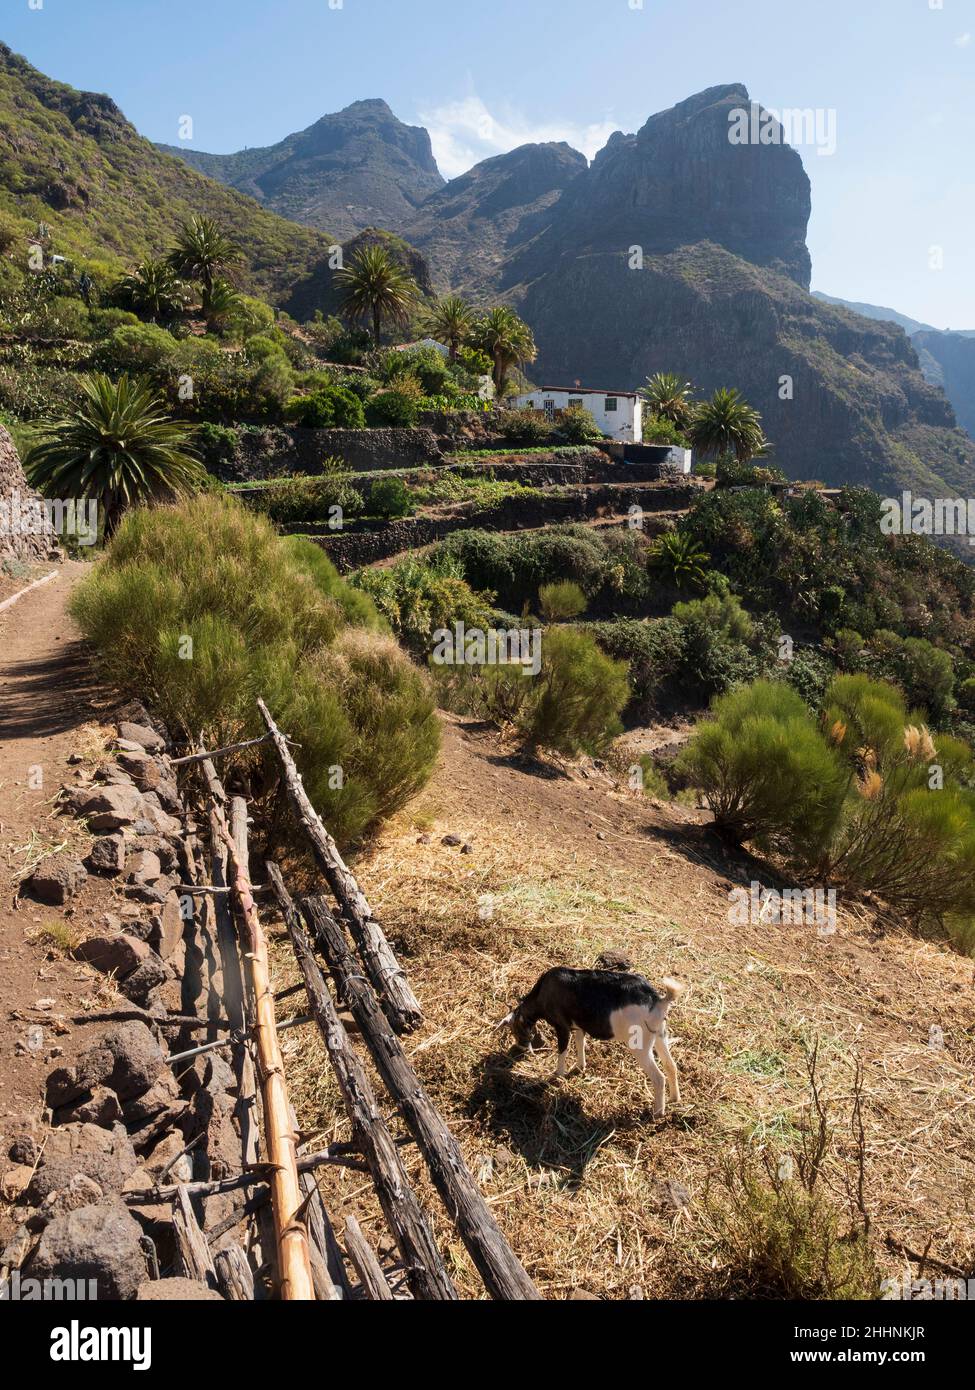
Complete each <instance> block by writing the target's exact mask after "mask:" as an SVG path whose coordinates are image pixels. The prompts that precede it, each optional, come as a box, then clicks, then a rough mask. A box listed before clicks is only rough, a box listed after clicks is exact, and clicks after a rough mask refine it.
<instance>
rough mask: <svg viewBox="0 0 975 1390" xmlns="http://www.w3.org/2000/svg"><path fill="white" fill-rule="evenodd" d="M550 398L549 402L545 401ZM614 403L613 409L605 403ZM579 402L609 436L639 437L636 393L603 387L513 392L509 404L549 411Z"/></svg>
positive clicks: (639, 403)
mask: <svg viewBox="0 0 975 1390" xmlns="http://www.w3.org/2000/svg"><path fill="white" fill-rule="evenodd" d="M550 401H551V406H549V402H550ZM614 401H615V403H616V408H615V409H607V404H609V405H611V404H612V402H614ZM570 403H571V404H573V405H574V404H576V403H578V404H580V405H582V406H584V407H585V409H586V410H588V411H589V413H590V415H591V416H592V417H593V419H594V420H595V421H596V424H597V425H598V426H599V428H600V429H601V430H602V432H603V434H605V435H608V436H609V438H610V439H621V440H623V441H625V442H626V443H627V444H639V443H641V442H642V440H643V402H642V400H640V398H639V396H612V395H608V394H607V393H606V392H605V391H584V390H577V391H530V392H525V394H524V395H521V396H515V397H514V398H513V400H512V404H513V405H515V406H517V407H518V408H519V409H529V410H545V409H546V408H549V409H550V410H551V411H553V412H554V411H556V410H565V409H566V408H567V407H568V406H569V404H570Z"/></svg>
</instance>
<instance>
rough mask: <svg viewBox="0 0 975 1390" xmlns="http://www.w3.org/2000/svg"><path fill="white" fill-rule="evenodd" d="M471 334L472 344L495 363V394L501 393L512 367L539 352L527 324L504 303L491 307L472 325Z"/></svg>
mask: <svg viewBox="0 0 975 1390" xmlns="http://www.w3.org/2000/svg"><path fill="white" fill-rule="evenodd" d="M472 337H473V341H474V343H475V345H476V346H477V347H479V348H482V349H483V351H484V352H486V353H487V354H488V355H489V357H490V358H491V360H492V362H493V363H494V371H493V376H494V389H495V391H496V392H497V394H498V396H501V395H502V394H503V391H504V385H505V379H506V377H507V375H508V372H509V371H510V370H511V368H512V367H518V366H520V365H521V364H522V363H523V362H534V360H535V358H536V357H537V356H538V349H537V348H536V347H535V339H534V338H533V337H532V331H531V329H530V328H529V327H528V324H527V323H525V322H524V321H523V320H522V319H520V318H519V317H518V315H517V314H516V313H515V312H514V311H513V310H512V309H509V308H508V307H507V306H506V305H504V304H501V305H499V306H498V307H497V308H496V309H492V310H491V312H490V313H488V314H485V316H484V317H483V318H482V319H480V320H479V321H478V322H477V323H476V324H475V325H474V330H473V335H472Z"/></svg>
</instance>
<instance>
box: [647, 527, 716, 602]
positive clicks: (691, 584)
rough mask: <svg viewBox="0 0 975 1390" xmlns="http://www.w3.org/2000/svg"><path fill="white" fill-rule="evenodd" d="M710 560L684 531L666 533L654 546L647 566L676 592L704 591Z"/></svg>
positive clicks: (703, 550) (702, 548)
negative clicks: (671, 585) (660, 575)
mask: <svg viewBox="0 0 975 1390" xmlns="http://www.w3.org/2000/svg"><path fill="white" fill-rule="evenodd" d="M710 558H711V556H710V555H709V554H708V553H707V551H706V550H705V549H704V547H703V546H702V545H700V544H699V543H698V542H697V541H695V540H693V539H692V538H691V537H690V536H689V535H686V534H685V533H684V532H683V531H665V532H664V534H663V535H662V536H661V537H660V538H659V539H658V540H657V541H655V542H654V545H653V549H652V550H651V552H650V562H651V564H652V565H653V567H654V569H658V570H660V571H661V573H662V574H664V575H665V576H666V577H667V578H668V579H669V580H670V582H671V583H672V584H673V585H674V587H675V588H676V589H682V590H683V589H703V587H704V577H705V573H706V570H707V563H708V561H709V560H710Z"/></svg>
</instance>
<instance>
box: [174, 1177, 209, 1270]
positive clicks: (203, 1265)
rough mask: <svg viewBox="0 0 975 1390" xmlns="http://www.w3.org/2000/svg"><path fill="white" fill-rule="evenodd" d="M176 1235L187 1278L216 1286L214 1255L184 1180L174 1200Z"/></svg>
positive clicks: (180, 1258) (177, 1247) (178, 1251)
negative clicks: (211, 1252) (201, 1228)
mask: <svg viewBox="0 0 975 1390" xmlns="http://www.w3.org/2000/svg"><path fill="white" fill-rule="evenodd" d="M173 1235H174V1236H175V1238H176V1253H177V1256H178V1259H179V1263H180V1265H181V1266H182V1270H183V1273H184V1275H185V1276H186V1278H187V1279H195V1280H196V1281H197V1283H200V1284H206V1285H207V1287H208V1288H211V1289H213V1288H216V1286H217V1275H216V1270H215V1269H214V1267H213V1256H212V1255H211V1254H210V1247H209V1245H208V1244H207V1238H206V1236H205V1235H204V1234H203V1232H202V1231H201V1230H200V1224H199V1222H198V1221H197V1219H196V1213H195V1212H194V1210H193V1205H192V1203H191V1201H190V1196H189V1193H188V1192H187V1190H186V1187H185V1185H183V1184H182V1183H181V1184H180V1186H179V1187H178V1188H177V1189H176V1199H175V1201H174V1202H173Z"/></svg>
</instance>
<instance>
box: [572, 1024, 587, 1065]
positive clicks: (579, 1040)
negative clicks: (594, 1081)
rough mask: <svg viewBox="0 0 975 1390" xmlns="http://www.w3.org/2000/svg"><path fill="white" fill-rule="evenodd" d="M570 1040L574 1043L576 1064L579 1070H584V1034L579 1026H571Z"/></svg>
mask: <svg viewBox="0 0 975 1390" xmlns="http://www.w3.org/2000/svg"><path fill="white" fill-rule="evenodd" d="M572 1041H573V1042H574V1043H575V1045H576V1065H577V1066H578V1068H579V1070H580V1072H584V1071H585V1070H586V1035H585V1033H584V1032H583V1031H582V1029H581V1028H573V1030H572Z"/></svg>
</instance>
